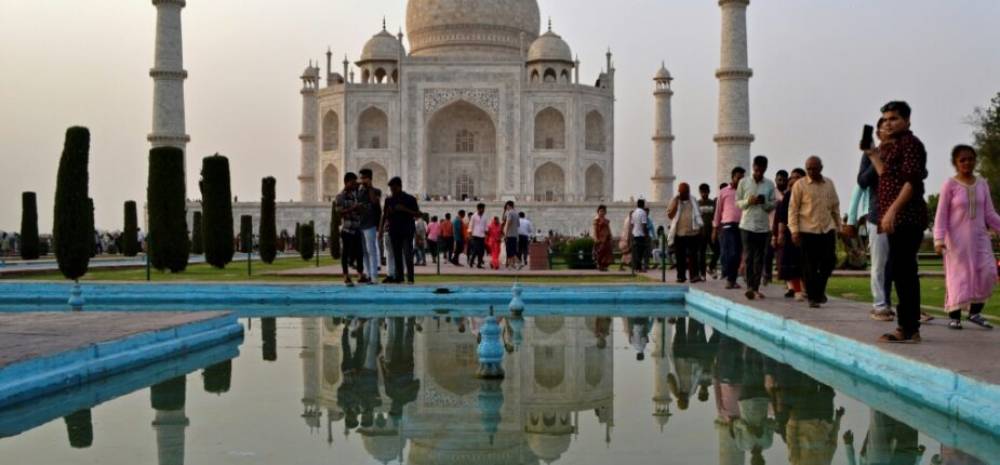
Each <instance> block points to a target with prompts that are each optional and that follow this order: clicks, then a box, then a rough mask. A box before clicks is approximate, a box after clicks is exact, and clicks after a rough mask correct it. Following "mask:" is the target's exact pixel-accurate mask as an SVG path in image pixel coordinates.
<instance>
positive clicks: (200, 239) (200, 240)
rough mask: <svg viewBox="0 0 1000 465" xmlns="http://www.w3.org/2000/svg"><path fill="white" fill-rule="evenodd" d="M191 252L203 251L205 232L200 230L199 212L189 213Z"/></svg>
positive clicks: (199, 252) (200, 252)
mask: <svg viewBox="0 0 1000 465" xmlns="http://www.w3.org/2000/svg"><path fill="white" fill-rule="evenodd" d="M191 253H193V254H195V255H201V254H203V253H205V234H204V233H203V232H202V224H201V212H194V213H192V214H191Z"/></svg>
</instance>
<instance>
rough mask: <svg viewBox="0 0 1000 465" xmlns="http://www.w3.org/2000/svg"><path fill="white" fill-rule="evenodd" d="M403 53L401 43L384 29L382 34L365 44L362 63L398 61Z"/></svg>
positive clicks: (362, 51)
mask: <svg viewBox="0 0 1000 465" xmlns="http://www.w3.org/2000/svg"><path fill="white" fill-rule="evenodd" d="M403 53H404V51H403V45H402V44H400V43H399V39H397V38H396V37H393V35H392V34H389V31H386V30H385V29H382V32H379V33H378V34H375V36H373V37H372V38H371V39H368V42H366V43H365V47H364V48H363V49H362V50H361V61H362V62H365V61H396V60H399V56H400V55H402V54H403Z"/></svg>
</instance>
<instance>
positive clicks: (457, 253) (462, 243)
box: [451, 235, 472, 263]
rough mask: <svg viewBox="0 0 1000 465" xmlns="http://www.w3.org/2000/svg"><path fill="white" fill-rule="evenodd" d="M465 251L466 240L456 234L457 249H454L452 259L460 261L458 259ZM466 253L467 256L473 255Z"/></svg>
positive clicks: (456, 261)
mask: <svg viewBox="0 0 1000 465" xmlns="http://www.w3.org/2000/svg"><path fill="white" fill-rule="evenodd" d="M464 251H465V241H464V240H462V239H461V238H460V237H459V236H457V235H456V236H455V250H453V251H452V252H451V261H453V262H455V263H458V260H459V259H460V258H462V252H464ZM466 255H467V256H471V255H472V254H471V253H470V254H466Z"/></svg>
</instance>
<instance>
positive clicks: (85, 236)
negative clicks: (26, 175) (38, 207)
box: [52, 126, 94, 280]
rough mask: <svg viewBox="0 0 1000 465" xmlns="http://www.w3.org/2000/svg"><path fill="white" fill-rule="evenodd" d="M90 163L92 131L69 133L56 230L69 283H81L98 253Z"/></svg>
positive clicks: (62, 267) (58, 186) (74, 129)
mask: <svg viewBox="0 0 1000 465" xmlns="http://www.w3.org/2000/svg"><path fill="white" fill-rule="evenodd" d="M89 160H90V131H89V130H87V128H83V127H78V126H74V127H71V128H69V129H67V130H66V142H65V144H64V145H63V152H62V157H61V158H60V159H59V174H58V177H57V180H56V203H55V209H54V210H55V211H54V214H53V220H54V227H53V228H52V240H53V242H54V243H55V252H56V259H57V260H58V262H59V271H60V272H62V274H63V276H65V277H66V279H72V280H77V279H79V278H80V277H81V276H83V275H84V274H86V273H87V267H88V265H89V264H90V254H91V252H92V251H93V250H94V228H93V207H92V206H91V202H90V198H89V197H87V189H88V185H89V184H90V178H89V174H88V172H87V164H88V163H89Z"/></svg>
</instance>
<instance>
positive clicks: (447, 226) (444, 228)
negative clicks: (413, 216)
mask: <svg viewBox="0 0 1000 465" xmlns="http://www.w3.org/2000/svg"><path fill="white" fill-rule="evenodd" d="M454 244H455V229H454V228H453V227H452V225H451V213H445V214H444V218H442V219H441V239H440V241H439V242H438V248H439V249H438V250H441V251H442V252H443V253H444V255H442V257H443V259H444V260H446V261H451V248H452V246H453V245H454Z"/></svg>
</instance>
